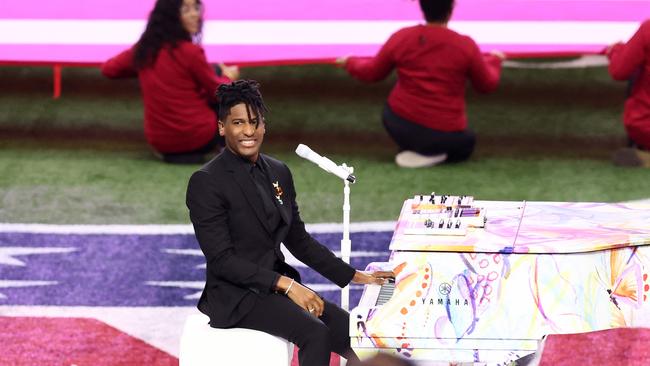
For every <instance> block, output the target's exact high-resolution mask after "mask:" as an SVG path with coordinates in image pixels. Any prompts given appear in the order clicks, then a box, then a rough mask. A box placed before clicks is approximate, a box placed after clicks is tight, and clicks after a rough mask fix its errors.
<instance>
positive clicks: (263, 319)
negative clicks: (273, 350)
mask: <svg viewBox="0 0 650 366" xmlns="http://www.w3.org/2000/svg"><path fill="white" fill-rule="evenodd" d="M349 321H350V315H349V314H348V313H347V312H346V311H345V310H343V309H341V308H340V307H338V306H336V305H334V304H332V303H330V302H328V301H325V310H324V311H323V315H322V316H321V317H320V318H317V317H315V316H313V315H311V314H309V312H307V311H305V310H303V309H302V308H301V307H300V306H298V305H297V304H296V303H294V302H293V301H291V299H289V298H288V297H286V296H284V295H280V294H276V293H274V294H271V295H269V296H266V297H265V298H263V299H261V300H260V301H259V303H258V304H257V306H255V307H254V308H253V310H252V311H251V312H250V313H248V315H246V316H245V317H244V319H242V320H241V321H240V322H239V323H238V324H236V325H235V327H237V328H248V329H254V330H260V331H262V332H265V333H269V334H272V335H274V336H278V337H281V338H284V339H286V340H288V341H289V342H291V343H293V344H295V345H296V346H298V348H300V351H299V352H298V359H299V362H300V366H329V360H330V352H335V353H338V354H339V355H341V356H343V357H345V358H347V359H348V361H350V362H349V363H351V364H355V362H358V361H359V360H358V358H357V356H356V355H355V354H354V352H353V351H352V349H351V348H350V336H349V325H348V324H349ZM253 352H254V351H253Z"/></svg>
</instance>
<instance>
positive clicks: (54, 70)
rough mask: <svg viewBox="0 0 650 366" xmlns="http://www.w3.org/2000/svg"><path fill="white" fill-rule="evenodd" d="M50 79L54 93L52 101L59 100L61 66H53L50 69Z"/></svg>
mask: <svg viewBox="0 0 650 366" xmlns="http://www.w3.org/2000/svg"><path fill="white" fill-rule="evenodd" d="M52 77H53V79H54V93H53V94H52V99H59V97H60V96H61V65H54V67H53V68H52Z"/></svg>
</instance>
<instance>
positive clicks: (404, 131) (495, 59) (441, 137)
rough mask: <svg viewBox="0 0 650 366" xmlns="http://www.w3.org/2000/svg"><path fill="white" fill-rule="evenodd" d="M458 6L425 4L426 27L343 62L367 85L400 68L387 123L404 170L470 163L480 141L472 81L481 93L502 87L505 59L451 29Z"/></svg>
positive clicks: (435, 0)
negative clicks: (470, 114) (473, 118)
mask: <svg viewBox="0 0 650 366" xmlns="http://www.w3.org/2000/svg"><path fill="white" fill-rule="evenodd" d="M453 7H454V1H453V0H420V8H421V9H422V12H423V13H424V17H425V19H426V24H424V25H416V26H412V27H407V28H403V29H401V30H399V31H397V32H396V33H394V34H393V35H392V36H391V37H390V38H389V39H388V41H387V42H386V43H385V44H384V45H383V46H382V48H381V50H380V51H379V53H378V54H377V55H376V56H375V57H374V58H370V59H368V58H359V57H349V58H342V59H339V60H338V62H339V63H341V64H343V65H344V67H345V69H346V70H347V72H348V73H349V74H350V75H352V76H353V77H355V78H357V79H359V80H361V81H365V82H374V81H379V80H382V79H384V78H386V76H388V75H389V74H390V72H391V71H392V70H393V69H394V68H396V69H397V79H398V80H397V83H396V84H395V86H394V87H393V90H392V91H391V93H390V95H389V97H388V101H387V103H386V105H385V107H384V111H383V116H382V117H383V118H382V119H383V123H384V127H385V128H386V131H387V132H388V134H389V135H390V136H391V137H392V138H393V140H395V142H396V143H397V145H398V146H399V149H400V152H399V153H398V154H397V156H396V157H395V162H396V163H397V165H399V166H402V167H410V168H416V167H426V166H431V165H435V164H439V163H442V162H445V161H462V160H465V159H468V158H469V156H470V155H471V154H472V151H473V150H474V145H475V141H476V139H475V136H474V133H473V132H472V131H471V130H470V129H469V128H467V117H466V114H465V84H466V82H467V79H469V80H470V81H471V82H472V84H473V85H474V88H475V89H477V90H478V91H480V92H490V91H492V90H494V89H495V88H496V87H497V85H498V83H499V76H500V72H501V60H502V59H503V54H502V53H500V52H494V53H493V54H492V55H489V56H487V57H484V56H483V55H482V54H481V51H480V50H479V48H478V46H477V45H476V43H475V42H474V41H473V40H472V39H471V38H470V37H467V36H463V35H460V34H458V33H456V32H454V31H452V30H450V29H448V28H447V22H448V21H449V19H450V18H451V14H452V10H453Z"/></svg>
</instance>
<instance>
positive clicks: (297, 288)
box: [276, 276, 325, 317]
mask: <svg viewBox="0 0 650 366" xmlns="http://www.w3.org/2000/svg"><path fill="white" fill-rule="evenodd" d="M292 281H293V280H292V279H291V278H289V277H286V276H281V277H280V279H279V280H278V283H277V285H276V287H277V289H278V291H280V292H281V293H286V295H287V297H289V298H290V299H291V301H293V302H295V303H296V304H297V305H298V306H300V307H301V308H303V309H305V310H306V311H308V312H309V313H310V314H312V315H314V316H316V317H320V316H321V315H323V311H324V310H325V302H324V301H323V299H321V298H320V296H318V294H316V293H315V292H314V291H312V290H310V289H308V288H307V287H305V286H303V285H301V284H299V283H298V282H297V281H293V285H291V282H292ZM289 285H291V287H289ZM287 289H289V292H287Z"/></svg>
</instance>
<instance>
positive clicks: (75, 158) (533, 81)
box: [0, 66, 650, 224]
mask: <svg viewBox="0 0 650 366" xmlns="http://www.w3.org/2000/svg"><path fill="white" fill-rule="evenodd" d="M242 76H243V77H247V78H255V79H257V80H260V82H261V83H262V85H263V93H264V95H265V99H266V101H267V104H268V105H269V106H270V107H271V109H272V114H271V115H270V118H269V119H270V122H269V125H268V129H267V131H268V132H267V137H266V141H265V146H264V151H265V152H267V153H270V154H271V155H274V156H276V157H278V158H280V159H282V160H284V161H286V162H287V164H288V165H289V166H290V168H291V169H292V170H293V173H294V178H295V180H296V186H297V189H298V194H299V196H298V199H299V203H300V207H301V212H302V216H303V219H304V220H305V221H306V222H337V221H340V220H341V204H342V183H341V182H340V181H339V180H338V178H335V177H334V176H330V175H328V174H327V173H325V172H323V171H321V170H320V169H319V168H318V167H316V166H314V165H313V164H311V163H309V162H307V161H305V160H302V159H300V158H299V157H297V156H296V155H295V154H293V149H295V146H296V145H297V144H298V143H301V142H302V143H307V144H309V145H310V146H311V147H312V148H314V149H315V150H316V151H318V152H319V153H321V154H324V155H327V156H329V157H330V158H332V159H334V160H335V161H338V162H346V163H348V164H349V165H352V166H354V167H355V169H356V175H357V177H358V178H359V179H358V183H357V184H355V185H353V186H352V215H351V217H352V220H353V221H365V220H393V219H396V218H397V215H398V214H399V209H400V207H401V203H402V201H403V200H404V199H405V198H407V197H409V196H412V195H414V194H416V193H428V192H431V191H432V190H435V191H436V192H438V193H449V194H471V195H474V196H475V197H476V198H478V199H488V200H524V199H525V200H552V201H605V202H612V201H622V200H633V199H641V198H647V197H650V189H649V188H648V184H647V182H648V181H649V179H648V178H650V172H649V171H648V170H647V169H629V168H617V167H614V166H612V165H611V164H610V162H609V155H610V154H611V152H612V151H613V150H614V149H616V148H617V147H618V146H622V145H623V144H624V132H623V129H622V125H621V122H620V114H621V112H622V104H623V100H624V96H623V95H624V88H625V85H624V84H622V83H615V82H612V81H610V80H609V77H608V75H607V72H606V70H605V69H604V68H592V69H572V70H512V69H506V70H504V72H503V76H502V82H501V85H500V88H499V90H498V91H497V92H496V93H494V94H492V95H487V96H483V95H476V94H475V93H473V92H469V94H468V113H469V116H470V125H471V126H472V128H473V129H474V130H475V131H476V132H477V134H478V136H479V140H478V144H477V151H476V153H475V155H474V156H473V158H472V159H471V160H470V161H468V162H465V163H461V164H449V165H442V166H438V167H435V168H431V169H420V170H406V169H400V168H398V167H396V166H395V165H394V163H393V162H392V159H393V156H394V153H395V152H396V151H395V146H394V145H393V143H392V142H391V141H390V139H388V137H387V136H386V134H385V133H384V132H383V128H382V126H381V123H380V122H379V114H380V111H381V108H382V105H383V102H384V100H385V97H386V95H387V94H388V92H389V90H390V86H391V83H392V82H393V80H392V79H391V80H387V81H384V82H382V83H379V84H374V85H365V84H361V83H359V82H356V81H354V80H351V79H350V78H348V77H347V76H346V75H345V74H344V73H343V72H342V71H341V70H337V69H335V68H333V67H331V66H295V67H269V68H254V69H245V70H243V72H242ZM50 78H51V74H50V71H49V70H48V69H45V68H17V67H1V68H0V82H2V83H3V85H4V86H5V87H4V88H3V89H4V90H3V96H2V98H1V99H0V134H1V135H0V149H1V150H0V172H2V173H1V174H0V222H43V223H94V224H103V223H120V224H132V223H133V224H135V223H138V224H145V223H161V224H164V223H187V222H188V218H187V210H186V208H185V206H184V198H185V187H186V184H187V179H188V177H189V175H190V174H191V173H192V172H193V171H194V170H196V169H197V168H198V166H172V165H167V164H163V163H160V162H158V161H156V160H155V159H153V158H152V156H151V154H150V152H149V149H148V147H147V145H146V143H145V141H144V138H143V137H142V121H141V118H142V117H141V115H142V107H141V100H140V96H139V90H138V86H137V81H135V80H120V81H110V80H105V79H103V78H102V77H101V75H100V74H99V71H98V70H96V69H64V73H63V96H62V98H61V99H59V100H52V99H51V96H50V95H51V94H50V93H51V81H50Z"/></svg>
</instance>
